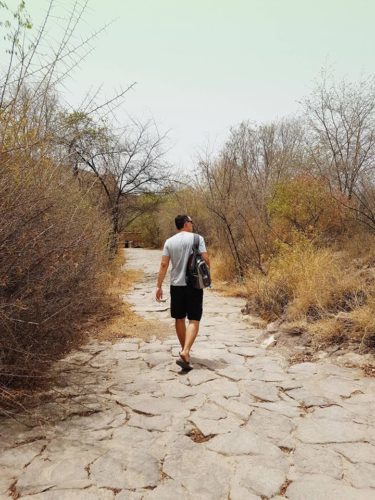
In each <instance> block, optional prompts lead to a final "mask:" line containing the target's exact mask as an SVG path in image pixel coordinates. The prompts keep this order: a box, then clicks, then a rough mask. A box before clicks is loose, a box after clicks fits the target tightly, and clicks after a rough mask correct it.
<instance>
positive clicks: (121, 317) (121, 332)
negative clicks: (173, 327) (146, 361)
mask: <svg viewBox="0 0 375 500" xmlns="http://www.w3.org/2000/svg"><path fill="white" fill-rule="evenodd" d="M143 277H144V273H143V272H142V271H139V270H133V269H125V270H124V269H123V268H122V269H121V270H120V271H119V274H118V276H116V277H115V279H114V281H113V284H112V285H111V287H110V295H111V297H112V300H113V304H112V307H111V308H110V309H109V310H108V311H107V312H105V313H103V314H102V315H101V316H100V317H98V318H96V323H95V324H93V325H92V333H91V335H90V336H91V337H94V338H96V339H97V340H99V341H109V342H111V341H113V342H115V341H116V340H118V339H122V338H126V337H137V338H141V339H143V340H149V339H150V338H152V337H154V336H155V337H157V338H163V337H166V336H167V334H168V332H166V328H165V326H164V325H163V324H162V323H161V322H158V321H152V322H151V321H147V320H145V319H144V318H142V317H141V316H139V315H138V314H136V313H135V312H134V311H133V309H132V307H131V306H130V304H128V303H127V302H126V301H124V300H123V296H124V295H126V294H127V293H128V292H129V291H130V290H131V289H132V287H133V286H134V285H135V284H136V283H138V282H140V281H142V279H143Z"/></svg>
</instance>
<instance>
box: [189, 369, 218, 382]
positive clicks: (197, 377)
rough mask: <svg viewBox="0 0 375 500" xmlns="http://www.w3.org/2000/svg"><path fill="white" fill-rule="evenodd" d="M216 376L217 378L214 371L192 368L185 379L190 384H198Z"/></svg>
mask: <svg viewBox="0 0 375 500" xmlns="http://www.w3.org/2000/svg"><path fill="white" fill-rule="evenodd" d="M216 378H218V376H217V374H216V373H215V372H213V371H211V370H205V369H200V370H192V371H191V372H189V373H188V375H187V379H188V380H189V382H190V384H191V385H200V384H203V382H208V381H209V380H214V379H216Z"/></svg>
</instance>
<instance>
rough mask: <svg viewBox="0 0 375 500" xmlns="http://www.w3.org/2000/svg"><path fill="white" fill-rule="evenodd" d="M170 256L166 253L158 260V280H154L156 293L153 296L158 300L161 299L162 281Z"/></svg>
mask: <svg viewBox="0 0 375 500" xmlns="http://www.w3.org/2000/svg"><path fill="white" fill-rule="evenodd" d="M169 261H170V257H169V256H168V255H163V256H162V258H161V262H160V269H159V274H158V280H157V282H156V293H155V297H156V300H157V301H158V302H160V301H161V300H162V299H163V289H162V285H163V281H164V278H165V275H166V273H167V270H168V266H169Z"/></svg>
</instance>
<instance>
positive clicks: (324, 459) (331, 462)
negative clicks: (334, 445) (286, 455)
mask: <svg viewBox="0 0 375 500" xmlns="http://www.w3.org/2000/svg"><path fill="white" fill-rule="evenodd" d="M293 463H294V469H295V471H296V472H297V473H299V475H303V476H308V475H309V474H323V475H326V476H330V477H333V478H334V479H341V478H342V474H343V468H342V460H341V457H340V455H339V454H338V453H335V452H334V451H333V450H331V449H329V448H327V447H324V446H311V445H306V444H299V445H298V446H297V447H296V449H295V450H294V454H293Z"/></svg>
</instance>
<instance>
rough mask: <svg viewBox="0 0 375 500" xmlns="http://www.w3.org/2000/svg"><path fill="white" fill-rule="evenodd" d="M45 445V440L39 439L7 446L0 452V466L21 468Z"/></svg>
mask: <svg viewBox="0 0 375 500" xmlns="http://www.w3.org/2000/svg"><path fill="white" fill-rule="evenodd" d="M45 445H46V441H44V440H40V441H35V442H33V443H27V444H22V445H19V446H16V447H14V448H9V449H8V450H5V451H3V452H2V453H1V454H0V466H3V467H9V468H12V469H18V470H22V469H23V468H24V467H25V465H27V464H29V463H30V462H31V461H32V459H33V458H34V457H36V456H37V455H39V453H40V452H41V451H42V449H43V447H44V446H45Z"/></svg>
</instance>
